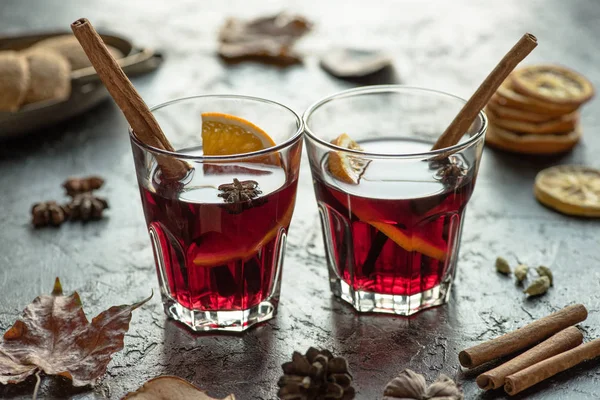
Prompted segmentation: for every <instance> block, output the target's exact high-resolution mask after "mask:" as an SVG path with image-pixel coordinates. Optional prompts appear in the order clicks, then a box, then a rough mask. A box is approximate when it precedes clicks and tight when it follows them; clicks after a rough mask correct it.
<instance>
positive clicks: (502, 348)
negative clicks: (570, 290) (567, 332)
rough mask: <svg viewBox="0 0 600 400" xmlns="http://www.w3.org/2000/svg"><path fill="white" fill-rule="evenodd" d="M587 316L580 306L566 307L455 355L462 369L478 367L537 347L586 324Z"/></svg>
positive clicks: (583, 308) (585, 310)
mask: <svg viewBox="0 0 600 400" xmlns="http://www.w3.org/2000/svg"><path fill="white" fill-rule="evenodd" d="M587 314H588V313H587V309H586V308H585V307H584V306H583V305H582V304H575V305H571V306H568V307H565V308H563V309H562V310H559V311H557V312H555V313H553V314H550V315H548V316H546V317H543V318H541V319H539V320H537V321H534V322H532V323H530V324H528V325H525V326H524V327H522V328H520V329H517V330H515V331H512V332H509V333H507V334H505V335H502V336H499V337H497V338H495V339H492V340H489V341H487V342H484V343H481V344H478V345H476V346H473V347H470V348H468V349H465V350H463V351H461V352H460V353H459V354H458V360H459V361H460V364H461V365H462V366H463V367H466V368H474V367H477V366H479V365H481V364H483V363H486V362H488V361H492V360H494V359H497V358H500V357H502V356H506V355H508V354H512V353H514V352H516V351H519V350H522V349H525V348H527V347H529V346H531V345H533V344H535V343H538V342H540V341H542V340H544V339H546V338H548V337H550V336H552V335H554V334H555V333H557V332H559V331H561V330H563V329H565V328H568V327H569V326H572V325H575V324H576V323H578V322H581V321H583V320H585V319H586V318H587Z"/></svg>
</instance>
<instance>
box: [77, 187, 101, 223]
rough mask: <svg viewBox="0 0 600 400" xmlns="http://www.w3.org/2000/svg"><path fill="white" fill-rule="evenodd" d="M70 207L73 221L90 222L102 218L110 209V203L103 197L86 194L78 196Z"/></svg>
mask: <svg viewBox="0 0 600 400" xmlns="http://www.w3.org/2000/svg"><path fill="white" fill-rule="evenodd" d="M68 207H69V210H70V211H71V219H73V220H81V221H89V220H92V219H100V218H102V212H103V211H104V209H106V208H108V202H107V201H106V199H103V198H102V197H97V196H95V195H94V194H93V193H91V192H86V193H79V194H76V195H75V196H74V197H73V200H72V201H71V202H70V203H69V204H68Z"/></svg>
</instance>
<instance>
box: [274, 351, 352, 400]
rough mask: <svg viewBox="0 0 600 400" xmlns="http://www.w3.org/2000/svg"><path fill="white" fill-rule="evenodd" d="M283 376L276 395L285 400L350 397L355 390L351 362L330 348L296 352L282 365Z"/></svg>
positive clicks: (345, 399) (349, 399)
mask: <svg viewBox="0 0 600 400" xmlns="http://www.w3.org/2000/svg"><path fill="white" fill-rule="evenodd" d="M282 369H283V376H282V377H281V378H280V379H279V382H278V383H277V385H278V386H279V391H278V392H277V396H278V397H279V398H280V399H283V400H295V399H305V400H321V399H342V400H351V399H353V398H354V395H355V391H354V388H353V387H352V375H350V372H349V370H348V363H347V362H346V360H345V359H344V358H342V357H334V356H333V354H331V352H330V351H328V350H317V349H315V348H314V347H311V348H309V349H308V351H307V352H306V354H305V355H302V354H300V353H298V352H297V351H295V352H294V354H293V355H292V361H290V362H287V363H285V364H283V365H282Z"/></svg>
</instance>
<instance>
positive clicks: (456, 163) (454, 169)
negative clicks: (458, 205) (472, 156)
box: [432, 157, 468, 186]
mask: <svg viewBox="0 0 600 400" xmlns="http://www.w3.org/2000/svg"><path fill="white" fill-rule="evenodd" d="M432 167H433V168H436V169H437V172H436V177H437V178H438V179H440V180H441V181H442V183H444V184H446V185H451V186H456V185H457V184H459V183H460V181H461V180H462V179H463V178H464V177H465V176H466V175H467V173H468V168H467V167H466V166H465V165H464V163H463V162H462V161H460V160H459V159H457V158H456V157H449V158H446V159H444V160H442V161H438V162H436V163H434V164H433V165H432Z"/></svg>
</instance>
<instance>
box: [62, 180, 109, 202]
mask: <svg viewBox="0 0 600 400" xmlns="http://www.w3.org/2000/svg"><path fill="white" fill-rule="evenodd" d="M102 185H104V179H102V178H100V177H99V176H88V177H85V178H69V179H67V180H66V181H65V182H64V183H63V185H62V186H63V187H64V188H65V190H66V191H67V194H68V195H69V196H72V197H73V196H75V195H76V194H78V193H85V192H91V191H93V190H97V189H100V188H101V187H102Z"/></svg>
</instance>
